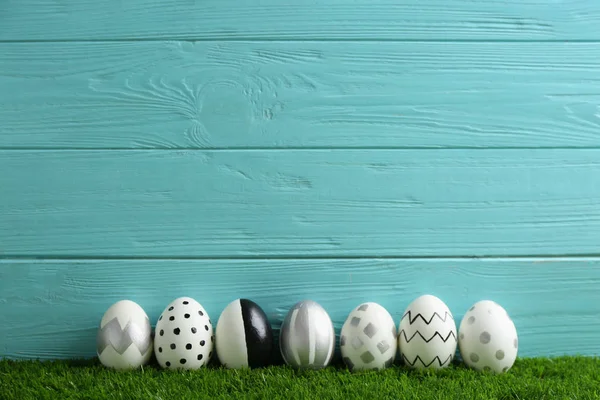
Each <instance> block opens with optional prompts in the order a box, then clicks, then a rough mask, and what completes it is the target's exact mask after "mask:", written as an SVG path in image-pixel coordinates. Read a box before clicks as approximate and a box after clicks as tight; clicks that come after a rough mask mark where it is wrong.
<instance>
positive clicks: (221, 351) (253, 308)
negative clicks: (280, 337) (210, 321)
mask: <svg viewBox="0 0 600 400" xmlns="http://www.w3.org/2000/svg"><path fill="white" fill-rule="evenodd" d="M215 332H216V335H215V336H216V338H215V341H216V350H217V357H218V358H219V362H220V363H221V364H223V365H224V366H225V367H227V368H246V367H250V368H258V367H264V366H267V365H269V364H270V363H271V361H272V356H273V331H272V328H271V324H270V323H269V320H268V318H267V315H266V314H265V312H264V311H263V309H262V308H260V306H259V305H258V304H256V303H255V302H253V301H251V300H248V299H237V300H234V301H232V302H231V303H229V304H228V305H227V307H225V309H224V310H223V312H222V313H221V316H220V317H219V321H218V322H217V328H216V331H215Z"/></svg>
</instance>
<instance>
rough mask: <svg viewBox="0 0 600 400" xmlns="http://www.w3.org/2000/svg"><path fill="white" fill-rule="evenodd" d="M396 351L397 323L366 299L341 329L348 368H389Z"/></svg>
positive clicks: (388, 314) (343, 350)
mask: <svg viewBox="0 0 600 400" xmlns="http://www.w3.org/2000/svg"><path fill="white" fill-rule="evenodd" d="M397 350H398V342H397V339H396V324H395V322H394V319H393V318H392V316H391V315H390V313H389V312H388V311H387V310H386V309H385V308H383V307H382V306H381V305H379V304H377V303H373V302H369V303H363V304H361V305H359V306H358V307H356V308H355V309H354V310H352V311H351V312H350V314H349V315H348V318H347V319H346V322H345V323H344V325H343V326H342V330H341V332H340V351H341V353H342V359H343V360H344V363H345V364H346V365H347V366H348V368H349V369H350V370H365V369H383V368H386V367H389V366H391V365H392V364H393V363H394V359H395V358H396V352H397Z"/></svg>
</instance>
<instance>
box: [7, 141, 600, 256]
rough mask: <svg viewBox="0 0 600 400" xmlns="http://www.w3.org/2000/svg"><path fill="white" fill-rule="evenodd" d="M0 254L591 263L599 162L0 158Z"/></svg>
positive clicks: (572, 156) (90, 154)
mask: <svg viewBox="0 0 600 400" xmlns="http://www.w3.org/2000/svg"><path fill="white" fill-rule="evenodd" d="M0 171H3V173H1V174H0V188H2V196H1V197H0V243H1V246H0V255H2V256H5V257H12V256H15V257H21V256H28V257H29V256H34V257H38V256H48V255H51V256H55V257H56V256H58V257H63V256H65V257H72V256H82V257H88V256H98V257H105V256H108V257H230V256H235V257H281V256H284V257H289V256H302V257H315V256H328V257H329V256H332V257H333V256H344V257H346V256H375V257H380V256H441V255H442V256H483V255H485V256H497V255H535V254H541V255H567V254H597V253H598V241H597V238H598V235H599V234H600V208H599V207H598V204H599V202H600V150H592V149H590V150H583V149H580V150H560V149H556V150H461V151H459V150H337V151H335V150H321V151H319V150H302V151H301V150H298V151H292V150H290V151H194V150H173V151H171V150H142V151H140V150H138V151H103V150H102V151H17V150H12V151H3V152H0Z"/></svg>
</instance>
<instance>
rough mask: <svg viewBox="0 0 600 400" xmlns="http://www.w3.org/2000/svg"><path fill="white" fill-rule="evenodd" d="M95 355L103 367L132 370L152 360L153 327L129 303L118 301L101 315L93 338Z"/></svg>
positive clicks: (128, 301)
mask: <svg viewBox="0 0 600 400" xmlns="http://www.w3.org/2000/svg"><path fill="white" fill-rule="evenodd" d="M96 354H97V355H98V358H99V359H100V362H101V363H102V365H104V366H106V367H110V368H115V369H133V368H138V367H140V366H142V365H144V364H146V363H147V362H148V361H149V360H150V357H151V356H152V327H151V325H150V320H149V319H148V315H146V312H145V311H144V310H143V309H142V307H140V306H139V305H138V304H137V303H135V302H133V301H131V300H121V301H118V302H116V303H115V304H113V305H112V306H110V307H109V309H108V310H106V312H105V313H104V315H103V317H102V320H101V321H100V326H99V327H98V332H97V335H96Z"/></svg>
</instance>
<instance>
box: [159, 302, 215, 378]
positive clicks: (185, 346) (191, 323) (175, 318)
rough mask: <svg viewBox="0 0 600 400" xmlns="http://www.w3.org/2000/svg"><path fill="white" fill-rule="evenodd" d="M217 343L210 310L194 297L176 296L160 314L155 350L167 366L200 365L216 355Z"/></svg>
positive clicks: (163, 364)
mask: <svg viewBox="0 0 600 400" xmlns="http://www.w3.org/2000/svg"><path fill="white" fill-rule="evenodd" d="M213 343H214V336H213V327H212V323H211V321H210V318H209V316H208V313H207V312H206V310H205V309H204V307H202V305H201V304H200V303H198V302H197V301H196V300H194V299H192V298H190V297H180V298H178V299H175V300H173V301H172V302H171V303H169V305H167V307H165V310H164V311H163V312H162V314H161V315H160V317H159V318H158V322H157V324H156V329H155V337H154V353H155V354H156V360H157V361H158V363H159V364H160V366H161V367H163V368H171V369H198V368H200V367H202V366H203V365H205V364H206V363H208V361H209V360H210V358H211V357H212V351H213Z"/></svg>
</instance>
